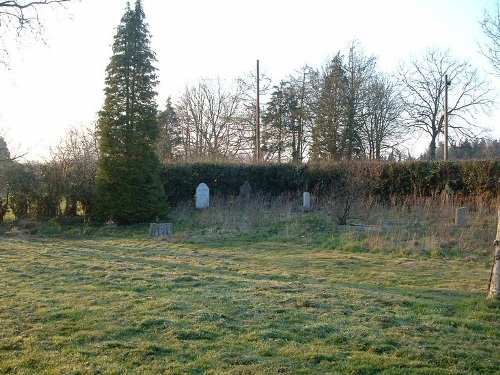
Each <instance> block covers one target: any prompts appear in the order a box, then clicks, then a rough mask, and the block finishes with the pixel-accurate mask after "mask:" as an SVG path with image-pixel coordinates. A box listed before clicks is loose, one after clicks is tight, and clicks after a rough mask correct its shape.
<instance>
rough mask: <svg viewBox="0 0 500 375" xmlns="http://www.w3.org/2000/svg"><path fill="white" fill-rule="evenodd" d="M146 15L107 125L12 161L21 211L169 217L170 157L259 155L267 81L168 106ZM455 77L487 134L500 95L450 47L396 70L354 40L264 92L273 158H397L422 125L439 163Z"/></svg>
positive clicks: (110, 87)
mask: <svg viewBox="0 0 500 375" xmlns="http://www.w3.org/2000/svg"><path fill="white" fill-rule="evenodd" d="M0 5H1V3H0ZM144 19H145V15H144V12H143V8H142V3H141V1H140V0H136V2H135V6H134V7H133V8H132V7H131V6H130V4H129V3H127V7H126V10H125V13H124V15H123V17H122V19H121V22H120V24H119V26H118V28H117V33H116V35H115V38H114V43H113V55H112V56H111V59H110V63H109V65H108V67H107V69H106V81H105V84H106V87H105V101H104V105H103V108H102V110H101V111H100V112H99V120H98V122H97V127H96V132H95V133H94V132H91V133H90V134H89V133H79V132H78V131H75V132H74V133H71V132H70V134H69V136H68V139H67V140H66V143H63V144H61V146H60V147H59V148H58V149H56V152H55V153H54V157H53V159H52V160H51V161H49V162H47V163H44V164H21V163H16V162H15V161H9V162H6V163H4V164H8V168H7V167H6V168H2V173H3V174H4V177H3V178H2V181H3V185H5V184H6V181H9V186H7V187H5V186H3V187H2V186H0V188H3V191H5V189H7V192H8V194H7V196H8V200H9V206H10V208H11V209H12V210H13V211H14V212H15V214H16V216H18V217H22V216H24V215H26V214H27V213H29V212H32V213H36V214H37V215H43V216H55V215H59V214H68V215H72V214H75V213H76V211H77V210H78V208H80V209H81V210H82V211H83V212H88V211H89V208H90V207H92V208H93V210H94V211H93V212H94V214H95V215H96V216H97V217H99V218H100V219H102V220H108V219H111V220H114V221H115V222H117V223H129V222H139V221H145V220H149V219H152V218H154V217H156V216H161V215H162V214H163V213H164V212H165V199H164V198H165V197H164V192H163V188H162V185H161V182H160V180H159V171H160V162H159V158H158V156H159V157H160V158H161V159H162V160H164V161H165V160H199V159H201V158H203V159H206V158H210V159H235V158H240V159H242V160H243V159H247V160H248V159H251V158H252V157H253V155H254V152H255V149H256V142H255V123H256V118H255V97H256V87H255V86H256V80H257V79H256V78H257V77H255V76H253V77H252V76H248V77H246V78H244V79H239V80H236V81H235V82H234V83H233V84H228V82H226V81H223V80H221V79H215V80H209V79H206V80H202V81H200V82H199V84H198V85H193V86H187V87H186V89H185V91H184V93H183V94H182V96H181V97H180V99H179V101H178V102H177V103H176V104H173V103H172V102H171V101H170V100H168V101H167V105H166V107H165V109H164V110H163V111H160V112H158V111H157V105H156V92H155V87H156V85H157V83H158V81H157V79H158V78H157V76H156V70H155V68H154V65H153V63H154V61H155V54H154V52H153V51H152V50H151V48H150V35H149V32H148V28H147V24H146V23H145V21H144ZM445 75H447V76H448V77H450V79H451V80H452V85H451V88H450V90H449V91H450V103H451V105H450V106H449V108H448V115H449V117H450V123H451V129H452V130H453V131H454V134H455V136H456V137H457V139H458V141H457V142H461V141H460V137H465V138H464V139H469V138H471V137H475V136H477V135H478V132H477V131H475V130H474V126H475V125H476V124H475V123H474V121H473V120H474V116H475V115H476V114H478V113H479V112H481V111H487V110H488V109H489V107H490V106H491V105H492V103H493V98H492V96H491V92H490V89H489V88H488V86H487V83H486V81H485V80H483V79H481V77H480V76H479V74H478V72H477V70H476V69H474V68H473V67H472V66H471V65H470V64H469V63H467V62H459V61H457V60H454V59H453V58H452V57H451V55H450V53H449V52H448V51H440V50H435V49H431V50H429V51H427V53H426V54H425V55H424V56H423V57H422V58H419V59H415V60H414V61H412V62H411V63H409V64H408V65H407V66H404V65H402V66H401V67H400V69H399V70H398V71H397V72H396V74H394V75H393V76H389V75H386V74H384V73H382V72H381V71H380V70H379V69H378V67H377V59H376V58H375V57H374V56H367V55H366V54H365V53H364V52H363V50H362V48H361V46H360V44H359V43H357V42H352V43H351V44H350V45H349V46H348V48H347V51H346V53H341V52H338V53H337V54H335V55H334V57H333V58H331V59H330V60H328V61H327V62H326V63H325V64H324V66H322V67H321V68H317V69H315V68H312V67H307V66H306V67H304V68H303V69H301V70H300V71H299V72H295V73H294V74H291V75H290V76H289V77H287V78H286V79H284V80H282V81H281V82H280V84H279V85H278V86H274V87H271V85H270V84H269V80H267V84H264V85H263V90H262V94H267V95H268V101H267V104H265V107H264V111H263V114H262V146H261V148H262V150H261V151H262V154H263V155H264V159H265V160H267V161H275V162H288V161H293V162H303V161H305V160H313V161H316V160H350V159H354V158H356V159H360V158H366V159H382V158H385V157H389V156H392V157H394V156H395V155H397V154H398V153H402V152H404V149H402V144H403V142H404V140H405V139H406V138H407V137H408V136H409V135H410V134H412V132H414V131H421V132H427V133H428V135H429V136H430V147H429V156H430V157H431V158H434V157H435V156H436V149H437V147H438V146H437V140H438V137H439V135H440V134H441V133H442V129H443V118H444V108H443V94H444V88H445V86H446V83H444V81H443V77H444V76H445ZM259 79H260V80H261V81H262V82H266V79H265V77H259ZM96 136H97V138H96ZM85 137H87V138H85ZM155 147H156V149H155ZM155 151H156V152H155ZM97 155H99V157H97ZM4 159H7V160H9V159H12V157H11V156H10V155H8V154H6V155H4ZM30 179H31V182H29V181H30ZM32 181H35V182H36V183H34V184H33V183H32ZM49 185H50V189H49V188H48V186H49ZM33 186H37V188H36V189H33ZM45 187H47V189H45ZM0 190H2V189H0ZM44 192H46V193H44ZM3 196H5V194H4V195H2V197H3ZM2 199H3V198H2ZM1 203H2V205H4V203H3V201H2V202H1Z"/></svg>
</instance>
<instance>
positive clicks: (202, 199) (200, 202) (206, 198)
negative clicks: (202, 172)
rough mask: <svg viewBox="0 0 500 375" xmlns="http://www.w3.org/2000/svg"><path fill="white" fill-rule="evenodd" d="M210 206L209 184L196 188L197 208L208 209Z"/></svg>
mask: <svg viewBox="0 0 500 375" xmlns="http://www.w3.org/2000/svg"><path fill="white" fill-rule="evenodd" d="M209 204H210V189H209V188H208V186H207V184H205V183H203V182H202V183H201V184H199V185H198V187H197V188H196V208H208V206H209Z"/></svg>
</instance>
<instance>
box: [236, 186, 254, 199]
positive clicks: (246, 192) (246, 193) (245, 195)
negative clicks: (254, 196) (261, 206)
mask: <svg viewBox="0 0 500 375" xmlns="http://www.w3.org/2000/svg"><path fill="white" fill-rule="evenodd" d="M251 191H252V186H251V185H250V182H248V181H245V182H244V183H243V185H241V186H240V195H238V198H239V199H240V200H242V201H247V200H248V199H250V192H251Z"/></svg>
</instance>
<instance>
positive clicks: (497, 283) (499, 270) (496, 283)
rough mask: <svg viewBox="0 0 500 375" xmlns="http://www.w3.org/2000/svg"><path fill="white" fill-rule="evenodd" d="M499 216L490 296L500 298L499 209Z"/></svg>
mask: <svg viewBox="0 0 500 375" xmlns="http://www.w3.org/2000/svg"><path fill="white" fill-rule="evenodd" d="M498 218H499V220H498V227H497V235H496V238H495V242H494V245H495V258H494V260H493V268H492V269H491V276H490V285H489V288H488V297H490V298H497V299H500V210H499V211H498Z"/></svg>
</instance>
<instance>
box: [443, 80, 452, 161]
mask: <svg viewBox="0 0 500 375" xmlns="http://www.w3.org/2000/svg"><path fill="white" fill-rule="evenodd" d="M450 84H451V82H449V81H448V75H447V74H445V76H444V161H447V160H448V86H449V85H450Z"/></svg>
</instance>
